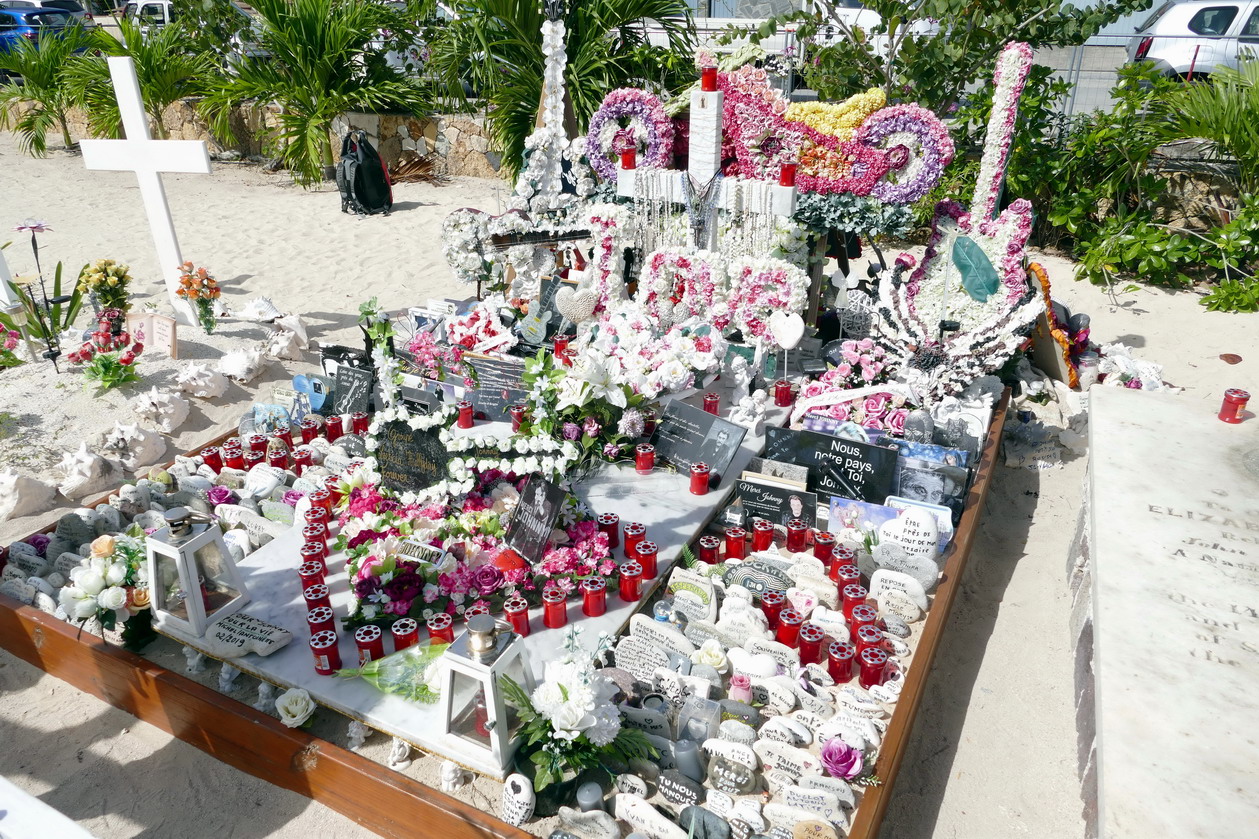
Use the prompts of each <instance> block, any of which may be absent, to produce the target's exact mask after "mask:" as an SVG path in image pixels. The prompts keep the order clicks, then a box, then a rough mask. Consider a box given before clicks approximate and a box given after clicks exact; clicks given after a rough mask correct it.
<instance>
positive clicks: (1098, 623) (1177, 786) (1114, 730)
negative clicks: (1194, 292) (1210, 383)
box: [1071, 388, 1259, 839]
mask: <svg viewBox="0 0 1259 839" xmlns="http://www.w3.org/2000/svg"><path fill="white" fill-rule="evenodd" d="M1090 394H1091V395H1090V402H1091V404H1090V411H1089V414H1090V416H1089V436H1090V440H1089V450H1090V453H1091V454H1090V464H1089V470H1090V476H1089V482H1088V497H1087V499H1086V503H1085V508H1084V512H1083V513H1082V519H1081V522H1082V531H1083V534H1082V535H1083V536H1084V538H1085V539H1086V540H1087V550H1086V551H1082V552H1079V553H1077V555H1076V557H1075V564H1074V567H1073V568H1072V579H1071V584H1072V588H1073V593H1074V597H1075V604H1076V608H1075V610H1074V613H1073V620H1072V623H1071V630H1072V633H1073V641H1074V642H1075V644H1076V704H1077V715H1076V719H1077V721H1078V724H1079V726H1080V732H1079V733H1080V743H1079V746H1080V750H1079V767H1080V772H1081V776H1082V787H1083V797H1084V801H1085V814H1086V816H1088V817H1090V818H1094V819H1096V822H1097V823H1096V825H1095V835H1097V836H1099V837H1101V839H1127V837H1134V838H1135V837H1141V839H1145V837H1152V836H1176V837H1208V836H1209V837H1215V836H1236V835H1242V834H1245V833H1248V832H1249V831H1250V830H1252V829H1253V825H1255V824H1257V823H1259V783H1256V781H1257V780H1259V753H1257V752H1256V750H1255V749H1254V747H1253V746H1252V745H1250V744H1251V743H1252V742H1253V740H1254V725H1255V719H1256V717H1257V716H1259V675H1257V674H1259V668H1256V664H1259V562H1257V561H1256V559H1255V556H1256V555H1257V554H1259V502H1257V501H1256V499H1259V422H1256V421H1255V420H1254V419H1253V418H1250V419H1248V420H1247V421H1245V422H1243V423H1240V424H1236V425H1233V424H1227V423H1223V422H1220V421H1219V420H1217V419H1216V416H1215V407H1214V406H1211V405H1207V404H1206V403H1205V402H1204V401H1202V400H1196V399H1195V400H1190V399H1187V398H1184V397H1178V396H1172V395H1167V394H1162V393H1158V394H1155V393H1146V392H1144V391H1139V390H1128V389H1126V388H1093V389H1092V391H1091V392H1090ZM1186 438H1187V439H1188V440H1189V441H1191V442H1187V443H1183V444H1180V445H1177V444H1175V443H1174V442H1173V441H1175V440H1181V439H1186ZM1077 541H1078V542H1079V541H1080V540H1077ZM1155 798H1156V799H1157V800H1155ZM1245 825H1251V826H1252V828H1246V827H1245Z"/></svg>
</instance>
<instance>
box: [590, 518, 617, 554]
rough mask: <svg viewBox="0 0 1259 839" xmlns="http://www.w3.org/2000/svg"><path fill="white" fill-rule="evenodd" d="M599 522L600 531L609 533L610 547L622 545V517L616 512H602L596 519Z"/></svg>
mask: <svg viewBox="0 0 1259 839" xmlns="http://www.w3.org/2000/svg"><path fill="white" fill-rule="evenodd" d="M595 521H596V522H598V524H599V532H600V533H606V534H608V548H609V550H610V549H612V548H616V547H620V544H621V517H620V516H618V515H617V514H616V513H600V514H599V517H598V518H597V519H595Z"/></svg>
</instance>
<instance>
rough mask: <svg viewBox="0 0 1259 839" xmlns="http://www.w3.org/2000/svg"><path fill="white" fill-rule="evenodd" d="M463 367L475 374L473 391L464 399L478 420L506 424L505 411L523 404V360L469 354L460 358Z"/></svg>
mask: <svg viewBox="0 0 1259 839" xmlns="http://www.w3.org/2000/svg"><path fill="white" fill-rule="evenodd" d="M463 363H464V364H465V365H466V366H469V367H471V368H472V370H473V371H474V372H475V373H476V388H474V389H469V390H468V393H467V399H468V401H469V402H471V403H472V408H473V410H474V411H475V412H476V415H477V417H478V418H480V419H486V420H489V421H491V422H494V421H508V420H510V419H511V414H509V413H508V412H507V409H508V408H510V407H511V406H512V405H524V404H526V403H527V401H528V397H529V388H528V386H527V385H525V383H524V379H523V377H524V375H525V362H524V359H521V358H496V357H493V356H488V355H473V354H471V353H469V354H467V355H465V356H464V357H463Z"/></svg>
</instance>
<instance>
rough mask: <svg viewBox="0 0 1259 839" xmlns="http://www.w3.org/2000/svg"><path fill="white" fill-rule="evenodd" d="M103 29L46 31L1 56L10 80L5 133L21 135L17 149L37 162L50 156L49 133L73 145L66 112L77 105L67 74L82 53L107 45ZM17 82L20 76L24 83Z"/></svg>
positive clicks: (0, 98)
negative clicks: (55, 132)
mask: <svg viewBox="0 0 1259 839" xmlns="http://www.w3.org/2000/svg"><path fill="white" fill-rule="evenodd" d="M101 36H103V37H105V38H108V39H109V40H111V41H112V40H113V39H112V38H109V36H108V35H105V34H104V30H103V29H93V30H86V29H84V28H83V27H82V26H77V25H72V26H67V27H65V28H64V29H61V30H51V29H49V30H45V31H43V32H41V33H40V37H39V39H38V40H36V41H28V40H26V39H25V38H19V39H18V40H17V43H16V44H15V45H14V46H13V48H12V49H10V50H9V51H7V52H5V51H0V71H3V72H4V73H8V74H9V75H10V77H11V78H10V79H9V81H8V82H7V83H6V84H5V85H4V86H3V87H0V129H3V130H8V129H9V128H10V127H12V128H13V129H14V130H15V131H17V132H18V145H19V147H20V148H21V149H22V151H23V152H25V153H27V154H29V155H33V156H34V157H43V156H45V155H46V154H47V153H48V131H49V129H52V128H53V127H57V128H60V129H61V142H62V144H63V145H64V146H65V147H66V148H70V147H71V146H73V145H74V141H73V140H71V139H70V126H69V125H68V124H67V122H66V111H67V110H69V109H70V107H71V106H72V105H74V99H73V97H72V96H71V95H70V91H69V89H68V88H67V86H66V72H67V70H68V68H70V67H71V66H73V65H74V63H75V62H77V61H79V60H81V59H80V58H79V57H78V55H77V54H78V53H79V52H81V51H83V50H85V49H88V48H90V47H97V48H99V47H100V46H101V45H102V43H103V42H102V41H101ZM15 76H20V77H21V81H20V82H19V81H18V80H17V79H16V78H12V77H15Z"/></svg>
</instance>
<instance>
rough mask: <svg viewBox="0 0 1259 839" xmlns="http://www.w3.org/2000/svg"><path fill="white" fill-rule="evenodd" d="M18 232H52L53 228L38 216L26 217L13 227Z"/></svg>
mask: <svg viewBox="0 0 1259 839" xmlns="http://www.w3.org/2000/svg"><path fill="white" fill-rule="evenodd" d="M13 229H14V230H16V231H17V232H18V233H28V232H29V233H51V232H52V228H51V227H49V226H48V224H47V223H46V222H43V221H40V220H39V219H37V218H28V219H25V220H24V221H23V222H22V223H21V224H19V225H17V226H15V227H14V228H13Z"/></svg>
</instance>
